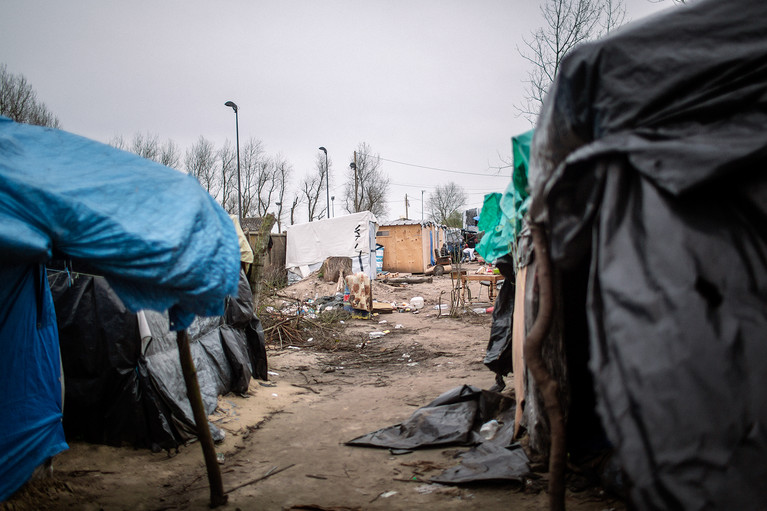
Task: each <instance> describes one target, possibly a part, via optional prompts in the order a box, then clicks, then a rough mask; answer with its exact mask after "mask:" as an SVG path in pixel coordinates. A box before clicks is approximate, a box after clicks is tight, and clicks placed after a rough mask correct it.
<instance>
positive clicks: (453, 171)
mask: <svg viewBox="0 0 767 511" xmlns="http://www.w3.org/2000/svg"><path fill="white" fill-rule="evenodd" d="M357 154H363V156H370V157H371V158H378V159H379V160H383V161H388V162H389V163H397V164H399V165H407V166H408V167H417V168H419V169H428V170H437V171H439V172H449V173H451V174H466V175H469V176H484V177H503V178H506V179H509V176H504V175H503V174H496V175H492V174H482V173H479V172H468V171H463V170H448V169H441V168H438V167H428V166H426V165H417V164H415V163H407V162H404V161H397V160H390V159H388V158H382V157H380V156H375V155H372V154H364V153H357Z"/></svg>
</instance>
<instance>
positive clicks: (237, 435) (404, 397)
mask: <svg viewBox="0 0 767 511" xmlns="http://www.w3.org/2000/svg"><path fill="white" fill-rule="evenodd" d="M445 279H447V284H446V285H447V287H448V289H449V287H450V279H449V277H442V278H441V282H437V283H436V284H434V285H431V286H429V288H428V289H427V288H423V289H418V288H414V287H407V288H404V289H403V288H392V289H384V288H383V286H378V288H380V291H381V293H379V297H380V296H381V295H384V294H385V293H389V294H390V295H391V296H390V297H389V299H392V300H395V299H396V300H398V301H403V300H404V299H405V298H408V297H410V296H414V295H415V294H418V295H421V296H424V297H425V298H426V303H427V306H426V308H425V309H423V310H421V311H420V312H419V313H418V314H412V313H394V314H388V315H381V316H379V317H377V318H374V319H373V320H354V321H351V322H349V323H348V324H347V328H346V330H345V332H344V336H343V339H339V340H338V347H337V348H336V349H335V351H328V350H327V349H324V350H317V349H313V348H311V347H308V346H301V347H298V348H299V349H296V347H288V346H283V349H277V348H276V347H274V346H270V350H269V365H270V371H272V373H273V375H272V376H271V378H272V381H270V382H268V383H264V382H257V381H254V382H252V384H251V387H250V391H249V396H248V397H247V398H243V397H237V396H231V395H230V396H226V397H224V398H221V399H220V401H219V403H220V407H219V408H220V411H219V412H218V413H217V414H216V415H215V416H213V417H212V418H213V420H214V421H215V422H216V424H218V425H219V426H220V427H221V428H223V429H224V430H225V431H226V432H227V436H226V440H225V442H224V443H223V444H221V445H218V446H217V451H218V452H219V453H221V454H223V456H224V462H223V465H222V466H221V468H222V471H223V478H224V486H225V488H226V489H232V488H235V487H237V486H240V485H242V484H244V483H247V482H248V481H252V480H254V479H256V478H259V477H261V476H264V475H267V474H271V475H269V476H268V477H267V478H266V479H263V480H260V481H258V482H254V483H252V484H246V485H244V486H242V487H241V488H239V489H235V490H234V491H232V492H231V493H230V495H229V504H228V505H227V506H225V507H223V508H220V509H225V510H235V509H242V510H249V509H264V510H282V509H373V510H374V509H387V510H389V509H401V510H409V509H422V510H450V509H467V508H469V509H475V508H476V509H485V510H495V509H498V510H500V509H504V510H505V509H522V510H528V509H529V510H532V509H546V508H547V498H546V494H545V492H536V491H534V488H533V489H531V488H527V489H526V488H520V487H519V485H514V484H483V485H474V486H470V487H452V486H442V485H436V484H427V483H425V482H422V481H419V482H412V481H413V477H415V478H416V479H417V480H422V479H424V478H426V479H428V477H429V476H434V475H436V474H438V473H440V472H441V471H442V470H443V469H445V468H447V467H449V466H452V465H455V464H456V463H457V461H456V460H455V459H454V456H455V455H456V454H457V453H459V452H462V451H464V450H465V448H438V449H428V450H420V451H415V452H413V453H411V454H405V455H400V456H394V455H392V454H391V453H390V452H389V451H388V450H385V449H369V448H359V447H348V446H345V445H343V443H344V442H346V441H348V440H351V439H353V438H355V437H357V436H359V435H362V434H365V433H368V432H371V431H374V430H377V429H379V428H382V427H386V426H390V425H392V424H396V423H398V422H400V421H402V420H404V419H406V418H408V417H409V416H410V415H411V413H412V412H413V411H414V410H415V409H416V408H417V407H420V406H423V405H425V404H427V403H428V402H429V401H431V400H432V399H434V398H435V397H437V396H438V395H439V394H441V393H443V392H445V391H447V390H449V389H452V388H454V387H457V386H460V385H463V384H467V383H468V384H472V385H475V386H477V387H480V388H489V387H490V386H491V385H492V384H493V383H494V377H493V376H494V375H493V373H491V372H490V371H489V370H487V369H486V368H485V367H484V365H483V364H482V362H481V361H482V357H483V356H484V350H485V346H486V342H487V337H488V332H489V328H490V321H491V318H490V315H476V314H469V315H466V316H462V317H461V318H445V317H442V318H438V317H437V311H436V310H434V309H433V306H434V304H436V297H438V296H439V289H438V288H440V287H444V286H445V284H444V280H445ZM302 285H304V286H305V287H306V286H310V287H309V288H307V289H308V291H306V292H307V293H311V292H314V291H315V288H322V289H321V290H322V291H326V289H325V288H324V287H323V286H326V285H325V284H321V283H320V284H318V283H314V284H303V283H302ZM421 286H427V284H423V285H421ZM434 288H437V289H436V291H435V289H434ZM427 291H428V292H427ZM291 292H294V293H297V294H300V293H303V292H305V290H301V289H300V288H295V289H292V290H291ZM397 294H401V295H402V296H401V297H400V296H395V295H397ZM320 296H322V294H321V295H320ZM443 296H444V295H443ZM400 298H401V299H400ZM379 321H386V323H379ZM396 325H401V327H400V328H396ZM381 329H389V330H390V333H389V334H388V335H386V336H385V337H383V338H380V339H375V340H370V339H369V336H368V333H369V332H370V331H373V330H381ZM509 383H510V382H509ZM507 388H510V385H509V386H508V387H507ZM54 468H55V476H54V479H53V480H52V481H51V480H47V481H44V482H41V483H37V484H34V485H32V486H31V488H30V489H28V490H27V491H26V492H25V493H24V494H23V495H22V496H21V497H20V498H17V499H16V500H15V501H13V502H12V503H11V505H13V506H15V507H9V508H8V509H16V510H21V509H84V510H99V509H104V510H107V511H111V510H121V509H146V510H166V509H200V510H202V509H208V507H207V503H208V487H207V479H206V476H205V468H204V464H203V461H202V454H201V451H200V448H199V446H198V445H197V444H192V445H189V446H185V447H182V448H181V449H180V450H179V453H178V454H176V455H175V456H173V457H169V456H168V455H167V454H166V453H151V452H149V451H145V450H133V449H128V448H125V449H116V448H111V447H106V446H97V445H89V444H84V443H77V442H73V443H71V444H70V450H69V451H67V452H65V453H64V454H62V455H60V456H59V457H57V459H56V461H55V465H54ZM533 486H534V487H535V486H540V485H539V484H538V485H536V484H534V485H533ZM567 504H568V508H569V509H587V510H604V509H608V508H614V507H616V506H617V507H618V508H619V509H622V508H623V507H622V505H616V503H615V502H613V501H610V500H603V499H597V500H594V499H593V492H584V493H579V494H569V495H568V502H567ZM301 506H304V507H301ZM0 509H2V505H0Z"/></svg>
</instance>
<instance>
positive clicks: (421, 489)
mask: <svg viewBox="0 0 767 511" xmlns="http://www.w3.org/2000/svg"><path fill="white" fill-rule="evenodd" d="M444 488H447V487H446V486H445V485H444V484H434V483H433V484H422V485H421V486H418V487H416V489H415V491H417V492H418V493H420V494H421V495H429V494H432V493H434V492H435V491H438V490H442V489H444Z"/></svg>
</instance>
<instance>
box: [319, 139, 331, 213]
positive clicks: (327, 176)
mask: <svg viewBox="0 0 767 511" xmlns="http://www.w3.org/2000/svg"><path fill="white" fill-rule="evenodd" d="M320 151H322V152H323V153H325V194H326V195H327V201H328V202H327V204H328V212H327V217H328V218H330V170H329V169H328V150H327V149H325V148H324V147H320Z"/></svg>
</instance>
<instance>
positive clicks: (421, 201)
mask: <svg viewBox="0 0 767 511" xmlns="http://www.w3.org/2000/svg"><path fill="white" fill-rule="evenodd" d="M423 192H424V191H423V190H421V223H423Z"/></svg>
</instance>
